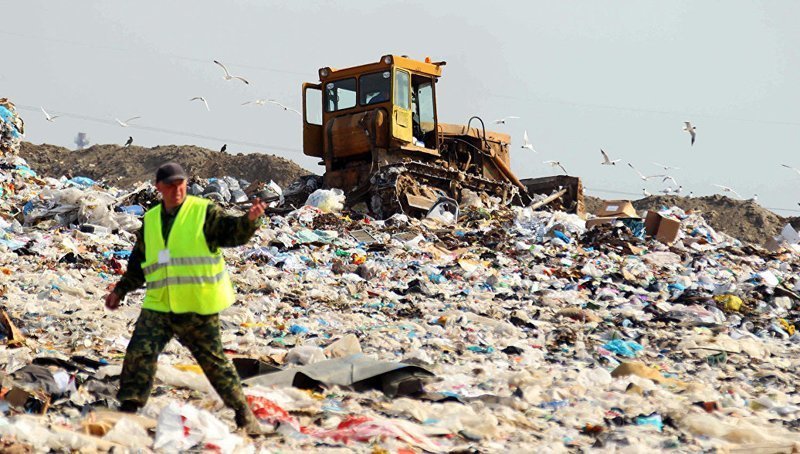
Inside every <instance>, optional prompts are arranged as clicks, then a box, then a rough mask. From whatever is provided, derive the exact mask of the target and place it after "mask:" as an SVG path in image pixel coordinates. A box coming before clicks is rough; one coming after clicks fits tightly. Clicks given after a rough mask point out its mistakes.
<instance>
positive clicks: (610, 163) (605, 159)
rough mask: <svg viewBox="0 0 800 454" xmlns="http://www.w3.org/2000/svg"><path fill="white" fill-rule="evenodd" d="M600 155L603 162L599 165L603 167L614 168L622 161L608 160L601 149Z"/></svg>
mask: <svg viewBox="0 0 800 454" xmlns="http://www.w3.org/2000/svg"><path fill="white" fill-rule="evenodd" d="M600 153H601V154H602V155H603V162H601V163H600V164H602V165H604V166H615V165H617V163H618V162H619V161H622V159H615V160H613V161H612V160H611V159H609V157H608V154H606V152H605V151H603V149H602V148H601V149H600Z"/></svg>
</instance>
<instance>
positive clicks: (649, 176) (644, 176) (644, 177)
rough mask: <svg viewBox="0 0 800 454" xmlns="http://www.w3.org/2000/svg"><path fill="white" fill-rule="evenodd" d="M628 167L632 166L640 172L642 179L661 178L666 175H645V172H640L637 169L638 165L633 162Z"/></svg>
mask: <svg viewBox="0 0 800 454" xmlns="http://www.w3.org/2000/svg"><path fill="white" fill-rule="evenodd" d="M628 167H630V168H631V169H633V171H634V172H636V173H637V174H639V178H641V179H642V181H647V180H649V179H651V178H660V177H663V176H664V175H644V174H642V172H639V171H638V170H636V167H634V166H633V164H631V163H630V162H629V163H628Z"/></svg>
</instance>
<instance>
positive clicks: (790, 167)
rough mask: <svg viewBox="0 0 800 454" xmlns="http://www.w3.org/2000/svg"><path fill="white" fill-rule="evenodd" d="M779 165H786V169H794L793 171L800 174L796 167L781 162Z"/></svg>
mask: <svg viewBox="0 0 800 454" xmlns="http://www.w3.org/2000/svg"><path fill="white" fill-rule="evenodd" d="M781 166H783V167H786V168H787V169H791V170H794V171H795V172H797V174H798V175H800V169H798V168H796V167H792V166H790V165H786V164H781Z"/></svg>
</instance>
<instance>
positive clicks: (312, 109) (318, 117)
mask: <svg viewBox="0 0 800 454" xmlns="http://www.w3.org/2000/svg"><path fill="white" fill-rule="evenodd" d="M303 101H304V102H305V106H304V109H303V110H305V112H306V115H305V119H306V123H308V124H312V125H317V126H319V125H321V124H322V91H321V90H320V89H319V88H313V87H307V88H306V89H305V96H304V97H303Z"/></svg>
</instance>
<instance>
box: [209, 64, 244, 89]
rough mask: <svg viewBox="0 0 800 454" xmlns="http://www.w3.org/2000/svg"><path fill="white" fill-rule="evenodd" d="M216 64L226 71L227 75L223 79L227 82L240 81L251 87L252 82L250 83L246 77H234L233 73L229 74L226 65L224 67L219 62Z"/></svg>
mask: <svg viewBox="0 0 800 454" xmlns="http://www.w3.org/2000/svg"><path fill="white" fill-rule="evenodd" d="M214 63H216V64H218V65H219V66H220V67H221V68H222V70H223V71H225V75H224V76H222V78H223V79H225V80H232V79H239V80H241V81H242V82H244V83H245V84H247V85H250V82H248V81H247V79H245V78H244V77H242V76H232V75H231V73H229V72H228V68H226V67H225V65H223V64H222V63H220V62H218V61H217V60H214Z"/></svg>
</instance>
